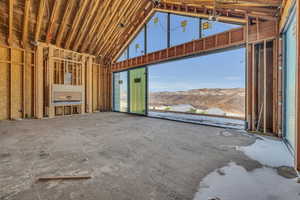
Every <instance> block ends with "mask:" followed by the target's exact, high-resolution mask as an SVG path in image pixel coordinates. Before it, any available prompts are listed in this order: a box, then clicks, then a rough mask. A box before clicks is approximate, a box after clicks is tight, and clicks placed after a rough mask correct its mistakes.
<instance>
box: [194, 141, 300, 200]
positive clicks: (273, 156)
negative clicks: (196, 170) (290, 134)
mask: <svg viewBox="0 0 300 200" xmlns="http://www.w3.org/2000/svg"><path fill="white" fill-rule="evenodd" d="M236 150H239V151H242V152H243V153H245V154H246V155H247V156H248V157H249V158H251V159H253V160H256V161H258V162H260V163H261V164H262V165H263V166H264V167H262V168H257V169H255V170H253V171H247V170H246V169H245V168H244V167H242V166H239V165H237V164H236V163H234V162H231V163H229V164H228V166H225V167H223V168H220V169H216V170H215V171H214V172H212V173H210V174H209V175H207V176H206V177H205V178H204V179H203V180H202V181H201V182H200V186H199V190H198V192H197V193H196V194H195V197H194V200H214V199H218V200H254V199H255V200H300V184H299V183H297V180H296V178H295V177H296V175H297V174H296V172H295V171H294V170H293V168H292V166H293V158H292V155H291V154H290V152H289V151H288V149H287V147H286V146H285V144H284V143H283V142H282V141H280V140H275V139H271V138H269V137H261V136H258V137H257V140H256V142H255V143H254V144H252V145H250V146H245V147H236Z"/></svg>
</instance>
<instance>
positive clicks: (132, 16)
mask: <svg viewBox="0 0 300 200" xmlns="http://www.w3.org/2000/svg"><path fill="white" fill-rule="evenodd" d="M144 4H145V5H146V4H148V3H147V2H144ZM140 6H141V5H140V3H138V4H136V7H135V8H134V11H132V12H130V13H131V14H130V15H129V16H128V17H127V18H128V19H129V20H128V22H127V23H126V26H125V27H124V28H120V27H117V28H119V31H118V32H117V31H115V32H114V33H115V34H113V35H112V36H110V38H109V39H107V40H106V41H105V43H104V44H103V45H102V46H99V49H98V50H97V51H96V52H95V53H97V54H98V55H104V54H105V52H102V50H103V49H105V50H109V49H108V48H110V46H111V45H112V44H114V43H115V41H116V39H117V38H119V37H121V36H124V37H125V35H126V31H128V27H130V26H129V25H132V22H133V21H134V19H137V17H138V16H137V15H138V14H140V13H139V11H140V10H138V9H141V8H143V7H144V5H142V7H140Z"/></svg>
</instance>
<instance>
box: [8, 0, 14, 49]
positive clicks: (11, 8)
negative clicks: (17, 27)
mask: <svg viewBox="0 0 300 200" xmlns="http://www.w3.org/2000/svg"><path fill="white" fill-rule="evenodd" d="M13 19H14V0H9V2H8V38H7V43H8V44H9V45H11V43H12V41H13V26H14V23H13Z"/></svg>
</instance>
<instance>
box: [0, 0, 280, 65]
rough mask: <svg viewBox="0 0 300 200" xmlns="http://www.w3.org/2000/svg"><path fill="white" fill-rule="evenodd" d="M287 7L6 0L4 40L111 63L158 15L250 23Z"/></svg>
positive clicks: (1, 11) (274, 0)
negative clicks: (215, 17)
mask: <svg viewBox="0 0 300 200" xmlns="http://www.w3.org/2000/svg"><path fill="white" fill-rule="evenodd" d="M281 5H282V1H281V0H160V1H157V0H0V40H2V41H4V42H7V43H9V44H11V45H17V46H22V47H27V46H34V45H36V43H37V42H46V43H50V44H54V45H57V46H59V47H62V48H66V49H70V50H74V51H77V52H82V53H89V54H93V55H96V56H102V57H106V58H110V59H111V58H113V57H114V56H115V55H116V54H117V53H118V52H119V51H120V49H121V48H122V47H123V46H124V45H126V44H127V43H128V41H129V40H130V39H132V37H133V35H134V34H136V33H137V31H138V29H139V28H140V26H141V24H143V23H145V22H146V19H147V18H149V16H151V15H152V14H153V13H154V11H155V10H161V11H162V10H164V11H166V12H179V11H180V12H186V13H202V14H203V15H211V14H218V15H220V16H223V17H231V18H232V19H234V18H237V19H243V20H245V17H246V16H248V15H251V16H266V17H275V16H276V15H277V14H278V8H279V7H280V6H281ZM229 20H230V18H229ZM233 21H234V20H233Z"/></svg>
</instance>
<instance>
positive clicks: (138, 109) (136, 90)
mask: <svg viewBox="0 0 300 200" xmlns="http://www.w3.org/2000/svg"><path fill="white" fill-rule="evenodd" d="M129 77H130V78H129V79H130V112H131V113H135V114H142V115H145V114H146V87H147V84H146V68H145V67H143V68H138V69H133V70H130V71H129Z"/></svg>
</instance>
